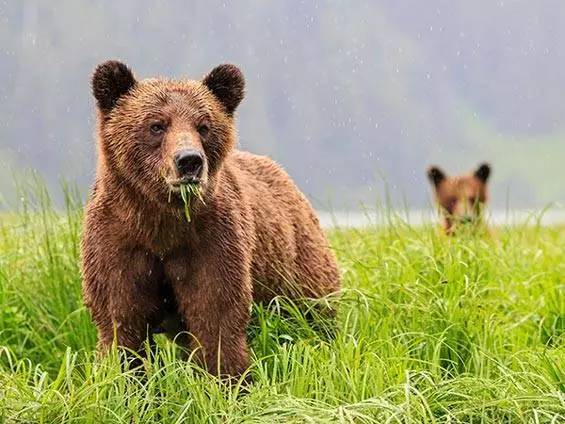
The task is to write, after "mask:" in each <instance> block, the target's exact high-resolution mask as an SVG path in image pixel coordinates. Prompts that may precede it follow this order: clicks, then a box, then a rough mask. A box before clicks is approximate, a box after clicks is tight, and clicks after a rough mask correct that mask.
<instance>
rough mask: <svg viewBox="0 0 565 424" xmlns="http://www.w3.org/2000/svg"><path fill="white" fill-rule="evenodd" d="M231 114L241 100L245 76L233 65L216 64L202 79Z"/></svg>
mask: <svg viewBox="0 0 565 424" xmlns="http://www.w3.org/2000/svg"><path fill="white" fill-rule="evenodd" d="M202 84H204V85H205V86H206V87H208V89H209V90H210V91H211V92H212V94H214V96H215V97H216V98H217V99H218V100H219V101H220V103H221V104H222V105H223V106H224V107H225V109H226V112H227V113H228V115H230V116H232V115H233V113H234V112H235V109H236V108H237V107H238V106H239V104H240V103H241V101H242V100H243V96H244V91H245V78H244V77H243V73H242V72H241V71H240V70H239V68H238V67H237V66H235V65H230V64H225V65H219V66H216V67H215V68H214V69H212V71H211V72H210V73H209V74H208V75H206V76H205V77H204V80H203V81H202Z"/></svg>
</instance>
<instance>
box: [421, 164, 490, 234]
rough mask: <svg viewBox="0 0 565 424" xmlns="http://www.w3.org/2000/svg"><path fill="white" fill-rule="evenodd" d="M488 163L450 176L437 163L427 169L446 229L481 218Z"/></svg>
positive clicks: (486, 193)
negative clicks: (458, 174) (471, 170)
mask: <svg viewBox="0 0 565 424" xmlns="http://www.w3.org/2000/svg"><path fill="white" fill-rule="evenodd" d="M490 173H491V168H490V165H489V164H487V163H483V164H481V165H480V166H479V167H478V168H477V169H476V170H475V171H474V172H472V173H470V174H468V175H461V176H455V177H451V176H448V175H447V174H446V173H445V172H443V171H442V170H441V169H440V168H438V167H437V166H432V167H430V168H429V169H428V178H429V180H430V182H431V184H432V186H433V189H434V192H435V197H436V200H437V203H438V205H439V206H440V209H441V212H442V213H443V215H444V216H445V219H446V223H447V228H448V230H450V229H452V227H453V226H457V225H460V224H465V223H476V222H477V221H478V220H480V218H481V217H482V212H483V209H484V205H485V203H486V202H487V199H488V190H487V182H488V179H489V176H490Z"/></svg>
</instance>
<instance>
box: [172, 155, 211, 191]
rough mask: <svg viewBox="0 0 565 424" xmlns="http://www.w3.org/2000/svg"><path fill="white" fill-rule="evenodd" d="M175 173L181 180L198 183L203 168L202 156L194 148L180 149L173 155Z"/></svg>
mask: <svg viewBox="0 0 565 424" xmlns="http://www.w3.org/2000/svg"><path fill="white" fill-rule="evenodd" d="M173 162H174V164H175V167H176V170H177V173H178V175H179V177H180V179H181V180H184V181H186V182H189V183H198V182H200V179H201V177H202V170H203V169H204V156H203V155H202V153H200V152H199V151H198V150H195V149H182V150H179V151H178V152H176V153H175V155H174V157H173Z"/></svg>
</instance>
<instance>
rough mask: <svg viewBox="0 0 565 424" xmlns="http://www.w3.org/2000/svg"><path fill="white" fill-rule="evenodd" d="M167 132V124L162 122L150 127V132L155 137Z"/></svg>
mask: <svg viewBox="0 0 565 424" xmlns="http://www.w3.org/2000/svg"><path fill="white" fill-rule="evenodd" d="M165 130H166V127H165V124H163V123H161V122H156V123H154V124H151V126H150V127H149V131H151V133H152V134H154V135H161V134H163V133H164V132H165Z"/></svg>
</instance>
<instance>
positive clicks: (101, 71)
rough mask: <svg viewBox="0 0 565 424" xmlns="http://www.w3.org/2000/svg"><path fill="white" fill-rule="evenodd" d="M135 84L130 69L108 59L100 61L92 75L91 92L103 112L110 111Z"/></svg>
mask: <svg viewBox="0 0 565 424" xmlns="http://www.w3.org/2000/svg"><path fill="white" fill-rule="evenodd" d="M135 84H136V81H135V77H134V76H133V73H132V72H131V70H130V69H129V68H128V67H127V66H126V65H124V64H123V63H121V62H118V61H116V60H108V61H106V62H104V63H101V64H100V65H98V66H97V67H96V69H95V70H94V74H93V75H92V94H93V95H94V97H95V98H96V101H97V103H98V107H99V108H100V110H101V111H102V112H103V113H108V112H110V111H111V110H112V109H113V108H114V106H115V105H116V103H117V101H118V99H119V98H120V97H122V96H123V95H124V94H126V93H127V92H129V91H130V90H131V89H132V88H133V87H134V86H135Z"/></svg>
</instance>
